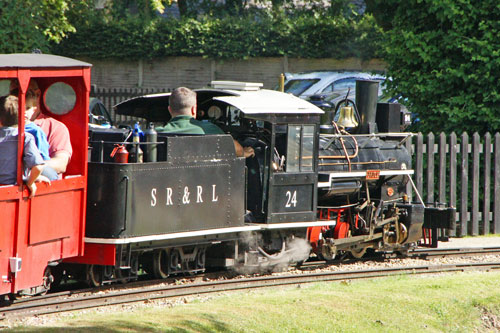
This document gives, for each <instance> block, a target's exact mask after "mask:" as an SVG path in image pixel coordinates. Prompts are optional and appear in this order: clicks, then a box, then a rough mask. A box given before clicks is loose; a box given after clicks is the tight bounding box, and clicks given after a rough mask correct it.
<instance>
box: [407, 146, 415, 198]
mask: <svg viewBox="0 0 500 333" xmlns="http://www.w3.org/2000/svg"><path fill="white" fill-rule="evenodd" d="M412 141H413V136H410V138H409V139H408V140H406V143H405V145H406V149H407V150H408V153H409V154H410V156H413V153H414V152H413V149H412V143H413V142H412ZM411 163H412V162H411V159H410V165H408V166H407V167H408V169H412V167H413V166H412V164H411ZM406 194H407V195H408V199H409V200H410V202H413V188H412V186H411V183H410V182H408V183H406Z"/></svg>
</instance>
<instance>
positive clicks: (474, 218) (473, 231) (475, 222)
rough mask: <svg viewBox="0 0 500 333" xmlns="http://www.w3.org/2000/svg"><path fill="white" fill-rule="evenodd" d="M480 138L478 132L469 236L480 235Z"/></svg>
mask: <svg viewBox="0 0 500 333" xmlns="http://www.w3.org/2000/svg"><path fill="white" fill-rule="evenodd" d="M480 141H481V140H480V137H479V134H478V133H477V132H475V133H474V134H473V135H472V214H471V223H470V224H469V235H474V236H477V235H478V234H479V163H480V161H479V149H480V146H479V145H480Z"/></svg>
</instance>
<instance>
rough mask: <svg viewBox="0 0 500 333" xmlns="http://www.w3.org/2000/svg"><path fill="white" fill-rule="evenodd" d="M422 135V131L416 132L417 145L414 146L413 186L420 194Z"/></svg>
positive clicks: (421, 184)
mask: <svg viewBox="0 0 500 333" xmlns="http://www.w3.org/2000/svg"><path fill="white" fill-rule="evenodd" d="M423 162H424V136H423V135H422V133H418V134H417V146H416V147H415V172H416V173H417V174H416V175H415V186H416V187H417V191H418V193H419V194H420V196H422V194H423V193H422V189H423V187H424V186H423V173H424V163H423Z"/></svg>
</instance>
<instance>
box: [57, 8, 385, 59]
mask: <svg viewBox="0 0 500 333" xmlns="http://www.w3.org/2000/svg"><path fill="white" fill-rule="evenodd" d="M381 35H382V33H381V30H380V28H378V26H377V25H376V23H375V20H374V18H373V17H372V16H371V15H363V16H361V17H357V18H351V19H346V18H342V17H330V16H318V15H303V16H300V17H278V18H274V17H271V16H257V17H234V16H233V17H223V18H214V17H205V18H201V19H199V20H196V19H183V20H175V19H169V20H168V19H158V20H154V21H150V22H149V23H144V22H142V21H139V20H134V19H127V20H122V21H110V22H105V21H103V20H101V21H98V20H93V22H92V24H89V25H86V26H80V27H77V32H76V33H73V34H71V35H70V36H69V38H67V39H65V40H64V41H63V42H62V43H60V44H58V45H53V46H52V52H54V53H57V54H61V55H65V56H70V57H89V58H93V59H110V58H111V59H131V58H143V59H151V58H159V57H165V56H203V57H207V58H212V59H246V58H250V57H274V56H282V55H288V56H290V57H297V58H334V59H343V58H347V57H358V58H362V59H370V58H374V57H379V56H380V49H381V47H380V41H381V38H382V36H381Z"/></svg>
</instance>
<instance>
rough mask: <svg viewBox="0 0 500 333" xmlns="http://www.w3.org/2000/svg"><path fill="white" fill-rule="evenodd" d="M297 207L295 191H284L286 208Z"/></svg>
mask: <svg viewBox="0 0 500 333" xmlns="http://www.w3.org/2000/svg"><path fill="white" fill-rule="evenodd" d="M292 205H293V207H297V191H293V193H292V192H291V191H286V205H285V207H286V208H290V207H292Z"/></svg>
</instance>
